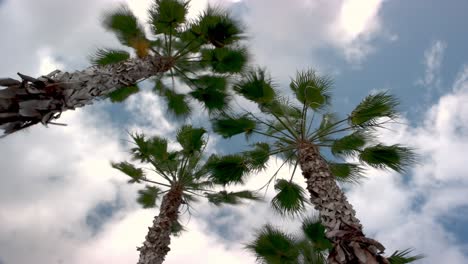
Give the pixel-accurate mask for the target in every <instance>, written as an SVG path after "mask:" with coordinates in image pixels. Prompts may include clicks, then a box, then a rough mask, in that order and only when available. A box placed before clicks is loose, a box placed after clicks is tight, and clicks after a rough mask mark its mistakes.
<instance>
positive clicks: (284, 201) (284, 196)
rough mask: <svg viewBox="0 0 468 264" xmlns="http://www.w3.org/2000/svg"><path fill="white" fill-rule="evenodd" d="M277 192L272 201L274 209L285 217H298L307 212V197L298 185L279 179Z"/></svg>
mask: <svg viewBox="0 0 468 264" xmlns="http://www.w3.org/2000/svg"><path fill="white" fill-rule="evenodd" d="M275 190H276V191H277V192H278V193H277V194H276V195H275V197H273V199H272V200H271V205H272V206H273V208H274V209H275V210H276V211H277V212H279V213H280V214H284V215H296V214H300V213H301V212H303V211H304V210H305V204H306V203H307V197H306V193H305V191H304V189H303V188H302V187H301V186H299V185H297V184H296V183H293V182H290V181H287V180H284V179H279V180H277V181H276V184H275Z"/></svg>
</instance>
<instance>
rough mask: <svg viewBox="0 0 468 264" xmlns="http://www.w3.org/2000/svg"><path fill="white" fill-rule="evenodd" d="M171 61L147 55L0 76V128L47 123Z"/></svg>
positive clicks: (7, 129)
mask: <svg viewBox="0 0 468 264" xmlns="http://www.w3.org/2000/svg"><path fill="white" fill-rule="evenodd" d="M173 64H174V61H173V59H172V58H168V57H161V56H147V57H145V58H140V59H139V58H132V59H128V60H126V61H123V62H120V63H116V64H110V65H105V66H91V67H88V68H86V69H84V70H82V71H75V72H71V73H69V72H61V71H58V70H57V71H54V72H52V73H50V74H49V75H47V76H41V77H39V78H37V79H36V78H32V77H29V76H25V75H21V74H20V76H21V78H22V81H17V80H14V79H11V78H7V79H0V86H5V87H7V88H5V89H0V128H3V129H4V134H9V133H13V132H15V131H17V130H20V129H22V128H25V127H28V126H31V125H34V124H37V123H39V122H41V123H43V124H47V123H49V122H50V121H51V120H52V119H55V118H58V117H59V116H60V113H61V112H63V111H66V110H69V109H72V110H74V109H75V108H77V107H82V106H84V105H86V104H91V103H92V102H93V101H94V100H96V98H99V97H101V96H103V95H106V94H108V93H110V92H112V91H114V90H116V89H118V88H122V87H126V86H130V85H134V84H135V83H137V82H138V81H141V80H143V79H146V78H149V77H151V76H154V75H156V74H157V73H160V72H165V71H168V70H169V69H170V68H171V67H172V66H173Z"/></svg>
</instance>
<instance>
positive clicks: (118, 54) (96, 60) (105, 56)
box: [90, 49, 130, 66]
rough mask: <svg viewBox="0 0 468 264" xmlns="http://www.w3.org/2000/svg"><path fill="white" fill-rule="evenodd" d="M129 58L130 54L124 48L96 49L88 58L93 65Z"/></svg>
mask: <svg viewBox="0 0 468 264" xmlns="http://www.w3.org/2000/svg"><path fill="white" fill-rule="evenodd" d="M129 58H130V54H129V53H128V52H126V51H124V50H117V49H98V50H97V51H96V53H95V54H94V55H92V56H91V58H90V59H91V63H92V64H93V65H101V66H104V65H109V64H115V63H118V62H121V61H124V60H128V59H129Z"/></svg>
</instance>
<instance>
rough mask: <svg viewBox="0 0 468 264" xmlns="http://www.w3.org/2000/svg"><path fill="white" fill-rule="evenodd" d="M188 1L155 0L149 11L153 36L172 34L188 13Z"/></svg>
mask: <svg viewBox="0 0 468 264" xmlns="http://www.w3.org/2000/svg"><path fill="white" fill-rule="evenodd" d="M188 4H189V2H188V1H180V0H156V1H154V2H153V5H152V7H151V9H150V10H149V17H150V24H151V29H152V30H153V33H154V34H155V35H158V34H167V35H170V34H174V33H176V30H177V28H178V27H179V26H181V25H182V24H183V23H184V22H185V20H186V15H187V13H188V8H189V6H188Z"/></svg>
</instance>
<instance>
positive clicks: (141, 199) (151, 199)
mask: <svg viewBox="0 0 468 264" xmlns="http://www.w3.org/2000/svg"><path fill="white" fill-rule="evenodd" d="M160 194H161V189H159V188H158V187H155V186H148V185H147V186H146V187H145V189H142V190H139V191H138V198H137V202H138V203H139V204H140V205H141V206H142V207H143V208H145V209H146V208H153V207H156V202H157V200H158V199H159V198H160Z"/></svg>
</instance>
